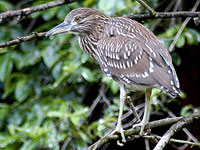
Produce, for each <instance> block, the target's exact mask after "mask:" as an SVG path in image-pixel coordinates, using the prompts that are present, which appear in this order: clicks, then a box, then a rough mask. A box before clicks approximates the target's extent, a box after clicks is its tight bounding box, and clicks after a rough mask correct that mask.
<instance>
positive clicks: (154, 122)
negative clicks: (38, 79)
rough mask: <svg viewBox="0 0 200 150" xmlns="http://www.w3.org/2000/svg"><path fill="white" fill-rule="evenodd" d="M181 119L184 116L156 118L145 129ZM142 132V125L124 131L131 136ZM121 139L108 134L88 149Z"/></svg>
mask: <svg viewBox="0 0 200 150" xmlns="http://www.w3.org/2000/svg"><path fill="white" fill-rule="evenodd" d="M180 119H182V117H176V118H166V119H161V120H156V121H152V122H149V123H148V124H147V125H146V127H145V129H149V128H150V129H153V128H156V127H161V126H166V125H170V124H173V123H176V122H178V121H179V120H180ZM139 132H140V127H139V126H138V127H135V128H131V129H128V130H125V131H124V134H125V136H129V135H133V134H137V133H139ZM117 139H120V136H119V135H108V136H105V137H104V138H103V139H100V140H99V141H97V142H96V143H94V144H93V145H91V146H90V147H88V150H92V149H93V148H94V147H100V146H102V145H103V144H105V143H107V142H109V141H110V140H117Z"/></svg>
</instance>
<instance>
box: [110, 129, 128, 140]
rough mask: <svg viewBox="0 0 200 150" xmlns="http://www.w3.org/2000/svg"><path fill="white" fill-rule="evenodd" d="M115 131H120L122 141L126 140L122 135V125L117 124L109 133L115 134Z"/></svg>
mask: <svg viewBox="0 0 200 150" xmlns="http://www.w3.org/2000/svg"><path fill="white" fill-rule="evenodd" d="M115 133H120V135H121V137H122V142H124V143H125V142H126V138H125V136H124V129H123V128H122V126H120V125H118V126H117V127H116V128H115V129H114V131H112V132H111V134H112V135H113V134H115Z"/></svg>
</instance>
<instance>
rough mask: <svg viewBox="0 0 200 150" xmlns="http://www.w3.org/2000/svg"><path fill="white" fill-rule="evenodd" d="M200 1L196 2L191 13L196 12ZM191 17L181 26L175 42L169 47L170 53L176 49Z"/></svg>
mask: <svg viewBox="0 0 200 150" xmlns="http://www.w3.org/2000/svg"><path fill="white" fill-rule="evenodd" d="M199 3H200V0H198V1H196V3H195V5H194V7H193V8H192V11H191V12H195V11H196V9H197V7H198V6H199ZM199 16H200V15H199ZM190 19H191V18H190V17H187V18H186V20H185V21H184V22H183V24H182V25H181V27H180V29H179V31H178V33H177V34H176V36H175V39H174V40H173V42H172V43H171V45H170V47H169V51H170V52H171V51H172V50H173V49H174V46H175V44H176V42H177V41H178V38H179V37H180V35H181V33H182V32H183V30H184V28H185V27H186V25H187V23H188V22H189V21H190Z"/></svg>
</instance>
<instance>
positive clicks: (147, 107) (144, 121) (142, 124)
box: [133, 89, 151, 135]
mask: <svg viewBox="0 0 200 150" xmlns="http://www.w3.org/2000/svg"><path fill="white" fill-rule="evenodd" d="M150 97H151V89H147V91H146V94H145V108H144V116H143V119H142V121H141V122H140V123H139V124H136V125H133V128H134V127H137V126H140V133H139V134H140V135H142V134H143V131H144V127H145V126H146V124H147V123H148V121H149V116H150V106H151V102H150Z"/></svg>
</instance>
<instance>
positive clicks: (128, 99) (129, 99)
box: [126, 96, 141, 122]
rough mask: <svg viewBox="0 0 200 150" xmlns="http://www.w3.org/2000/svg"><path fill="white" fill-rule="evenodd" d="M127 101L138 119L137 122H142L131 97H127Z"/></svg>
mask: <svg viewBox="0 0 200 150" xmlns="http://www.w3.org/2000/svg"><path fill="white" fill-rule="evenodd" d="M126 100H127V101H128V103H129V105H130V108H131V109H132V111H133V114H134V116H135V118H136V119H137V122H140V121H141V119H140V116H139V115H138V113H137V111H136V109H135V106H134V104H133V102H132V100H131V97H130V96H127V98H126Z"/></svg>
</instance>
